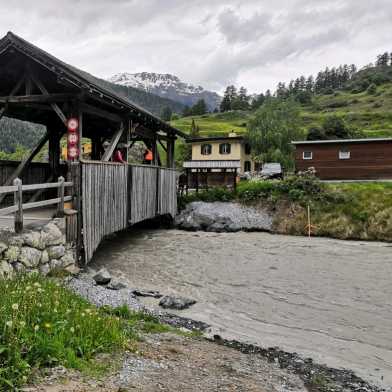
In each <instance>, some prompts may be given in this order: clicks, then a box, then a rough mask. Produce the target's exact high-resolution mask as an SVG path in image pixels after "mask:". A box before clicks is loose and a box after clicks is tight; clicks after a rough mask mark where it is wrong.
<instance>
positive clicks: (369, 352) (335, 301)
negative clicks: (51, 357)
mask: <svg viewBox="0 0 392 392" xmlns="http://www.w3.org/2000/svg"><path fill="white" fill-rule="evenodd" d="M391 251H392V247H391V245H390V244H383V243H367V242H350V241H338V240H330V239H323V238H312V239H311V240H309V239H307V238H300V237H289V236H278V235H270V234H266V233H236V234H224V233H222V234H215V233H203V232H198V233H191V232H181V231H176V230H172V231H163V230H161V231H143V232H129V233H124V234H121V235H119V236H118V237H117V238H113V239H111V241H110V242H108V243H106V244H105V245H104V246H102V247H101V248H100V249H99V251H98V253H97V254H96V257H95V260H94V263H93V264H92V267H93V268H98V267H99V266H106V267H107V268H108V269H109V270H112V271H114V272H116V271H120V272H122V273H124V274H125V275H126V276H127V278H128V280H129V281H130V282H131V284H132V286H133V287H138V288H145V289H158V290H160V291H161V292H162V293H164V294H180V295H184V296H187V297H191V298H194V299H196V300H197V301H198V303H197V304H196V305H195V306H193V307H191V308H190V309H189V310H187V311H182V312H181V313H180V314H181V315H183V316H185V317H190V318H193V319H196V320H201V321H204V322H207V323H208V324H211V325H213V326H214V327H215V328H216V330H217V331H218V333H219V334H221V335H222V336H223V337H227V338H233V339H237V340H241V341H245V342H249V343H255V344H258V345H260V346H262V347H270V346H279V347H281V348H282V349H283V350H285V351H288V352H298V353H300V354H301V355H303V356H309V357H311V358H313V359H314V360H315V361H317V362H318V363H325V364H327V365H328V366H332V367H343V368H347V369H352V370H354V371H355V372H356V373H357V374H358V375H360V376H361V377H363V378H365V379H366V380H368V381H370V382H372V383H375V384H377V385H381V386H383V387H385V388H388V389H390V388H391V386H392V340H391V330H392V303H391V298H392V285H391V276H392V252H391ZM150 305H151V306H156V305H157V303H153V302H151V303H150Z"/></svg>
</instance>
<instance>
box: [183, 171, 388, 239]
mask: <svg viewBox="0 0 392 392" xmlns="http://www.w3.org/2000/svg"><path fill="white" fill-rule="evenodd" d="M196 200H201V201H207V202H214V201H230V200H237V201H239V202H241V203H244V204H247V205H255V206H258V205H261V206H264V207H265V206H268V208H270V209H271V210H273V213H274V216H275V222H274V229H275V231H276V232H279V233H282V234H293V235H305V234H307V224H308V212H307V210H308V206H309V207H310V213H311V214H310V215H311V216H310V217H311V225H312V228H311V232H312V234H313V235H318V236H328V237H334V238H340V239H364V240H382V241H392V183H389V182H384V183H382V182H367V183H336V184H326V183H322V182H320V181H318V180H317V179H316V178H314V177H313V176H304V177H297V176H290V177H288V178H286V179H285V180H284V181H245V182H241V183H240V184H239V186H238V188H237V192H236V193H235V194H234V193H233V192H230V191H228V190H226V189H221V188H215V189H211V190H208V191H203V192H200V193H199V194H198V195H196V194H190V195H188V196H184V197H183V198H181V199H180V203H179V205H180V207H184V206H185V205H186V204H187V203H189V202H192V201H196Z"/></svg>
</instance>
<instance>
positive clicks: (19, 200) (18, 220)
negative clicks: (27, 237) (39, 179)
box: [13, 178, 23, 233]
mask: <svg viewBox="0 0 392 392" xmlns="http://www.w3.org/2000/svg"><path fill="white" fill-rule="evenodd" d="M13 183H14V185H15V186H17V187H18V189H17V190H16V191H15V193H14V203H15V205H16V206H17V207H18V210H17V211H16V212H15V232H16V233H21V232H22V231H23V188H22V180H21V179H20V178H15V180H14V181H13Z"/></svg>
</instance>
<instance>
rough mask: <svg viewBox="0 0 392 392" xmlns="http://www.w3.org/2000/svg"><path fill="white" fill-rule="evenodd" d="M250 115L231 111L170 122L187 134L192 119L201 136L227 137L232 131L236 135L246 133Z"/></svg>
mask: <svg viewBox="0 0 392 392" xmlns="http://www.w3.org/2000/svg"><path fill="white" fill-rule="evenodd" d="M250 115H251V114H250V113H249V112H245V111H233V112H226V113H212V114H205V115H203V116H190V117H182V118H180V119H178V120H174V121H172V122H171V124H172V125H173V126H175V127H176V128H178V129H181V130H182V131H184V132H186V133H189V132H190V131H191V127H192V119H194V120H195V123H196V125H197V126H198V127H199V129H200V135H201V136H227V134H228V133H230V132H232V131H234V132H236V133H238V134H243V133H245V132H246V127H247V123H248V120H249V118H250Z"/></svg>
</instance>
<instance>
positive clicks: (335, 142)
mask: <svg viewBox="0 0 392 392" xmlns="http://www.w3.org/2000/svg"><path fill="white" fill-rule="evenodd" d="M377 142H392V138H391V137H385V138H368V139H334V140H301V141H293V142H291V144H294V145H302V144H341V143H345V144H350V143H377Z"/></svg>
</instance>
